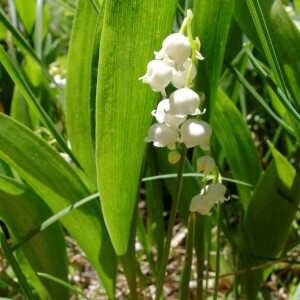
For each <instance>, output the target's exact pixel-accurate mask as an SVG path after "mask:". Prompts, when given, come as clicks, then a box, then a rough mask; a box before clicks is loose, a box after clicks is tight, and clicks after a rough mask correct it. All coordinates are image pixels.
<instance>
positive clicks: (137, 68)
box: [96, 0, 177, 255]
mask: <svg viewBox="0 0 300 300" xmlns="http://www.w3.org/2000/svg"><path fill="white" fill-rule="evenodd" d="M176 4H177V1H165V2H161V1H150V0H146V1H137V0H134V1H130V2H128V1H126V0H120V1H113V0H108V1H106V4H105V6H106V7H105V15H104V24H103V31H102V36H101V44H100V62H99V71H98V86H97V102H96V120H97V125H96V160H97V173H98V186H99V192H100V197H101V204H102V207H103V213H104V217H105V221H106V224H107V227H108V230H109V233H110V236H111V239H112V242H113V245H114V247H115V250H116V252H117V254H118V255H124V254H125V253H126V252H127V249H128V247H129V245H128V241H129V236H130V231H131V230H132V227H131V225H132V222H133V215H134V210H135V207H136V200H137V196H138V194H137V193H138V190H139V184H140V176H141V169H142V163H143V157H144V151H145V147H146V145H145V143H144V138H145V137H146V135H147V130H148V127H149V125H150V124H151V119H152V117H151V111H152V110H153V108H154V107H155V100H157V98H158V96H159V95H158V94H155V93H154V92H152V91H151V89H150V87H149V86H146V85H145V84H143V83H141V81H139V80H138V78H139V77H141V76H142V75H144V74H145V72H146V66H147V63H148V62H149V61H150V60H152V59H154V54H153V51H154V50H159V49H160V48H161V42H162V40H163V39H164V38H165V37H166V35H167V34H168V33H170V30H171V28H172V22H173V17H174V14H175V10H176ZM154 20H155V21H154Z"/></svg>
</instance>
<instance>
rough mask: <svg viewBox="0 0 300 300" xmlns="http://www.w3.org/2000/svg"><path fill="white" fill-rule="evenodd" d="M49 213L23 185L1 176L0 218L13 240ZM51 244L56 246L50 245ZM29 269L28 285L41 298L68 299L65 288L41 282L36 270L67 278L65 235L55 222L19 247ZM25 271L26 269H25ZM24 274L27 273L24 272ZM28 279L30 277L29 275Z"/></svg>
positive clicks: (43, 203)
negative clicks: (33, 288) (31, 286)
mask: <svg viewBox="0 0 300 300" xmlns="http://www.w3.org/2000/svg"><path fill="white" fill-rule="evenodd" d="M51 215H52V213H51V210H50V209H49V207H48V206H47V205H46V204H45V202H43V200H42V199H41V198H39V197H38V196H37V195H36V194H34V193H33V192H32V191H31V190H29V189H28V188H27V187H26V186H24V185H22V184H21V183H18V182H17V181H15V180H14V179H11V178H9V177H5V176H0V219H2V220H3V221H4V222H5V224H6V226H7V227H8V229H9V232H10V234H11V235H12V237H13V240H14V241H15V242H18V241H19V240H20V239H22V238H23V237H24V236H25V235H26V234H27V233H28V232H30V231H31V230H32V229H34V228H35V227H37V226H38V225H40V224H41V223H42V222H43V221H44V220H45V219H47V218H49V217H50V216H51ZM52 245H55V247H53V246H52ZM21 251H22V252H24V254H25V257H26V259H27V261H28V263H29V265H30V266H31V268H32V271H33V272H34V273H33V274H30V275H31V276H32V278H31V280H29V281H30V282H31V284H32V285H33V286H34V287H35V288H36V290H37V291H38V292H39V294H40V297H41V298H42V299H46V298H47V299H68V298H69V294H68V289H66V288H64V287H62V286H60V285H58V284H55V283H53V282H47V281H41V280H40V279H38V277H37V276H36V274H35V273H36V272H46V273H49V274H52V275H53V276H56V277H59V278H61V279H62V280H67V275H68V270H67V256H66V244H65V240H64V234H63V231H62V229H61V227H60V226H59V225H58V224H54V225H53V226H51V227H49V228H47V229H46V230H45V231H43V232H41V233H39V234H38V235H37V236H35V237H34V238H32V239H31V240H29V241H27V242H26V243H25V244H24V245H23V246H22V248H21ZM24 273H25V274H26V271H25V270H24ZM26 275H27V274H26ZM29 279H30V278H29Z"/></svg>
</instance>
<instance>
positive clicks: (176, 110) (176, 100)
mask: <svg viewBox="0 0 300 300" xmlns="http://www.w3.org/2000/svg"><path fill="white" fill-rule="evenodd" d="M169 100H170V109H169V110H166V113H168V114H172V115H198V114H200V113H201V111H200V109H199V105H200V97H199V95H198V94H197V93H195V92H194V91H193V90H191V89H188V88H182V89H178V90H176V91H175V92H174V93H172V94H171V95H170V99H169Z"/></svg>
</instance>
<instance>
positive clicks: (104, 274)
mask: <svg viewBox="0 0 300 300" xmlns="http://www.w3.org/2000/svg"><path fill="white" fill-rule="evenodd" d="M0 124H1V126H0V140H1V144H0V157H1V158H2V159H3V160H4V161H6V162H7V163H8V164H9V165H10V166H11V167H13V168H14V169H15V170H17V171H18V172H19V174H20V175H21V176H22V177H23V178H24V179H25V180H26V182H27V183H28V184H29V185H30V186H31V187H32V188H33V189H34V191H35V192H36V193H37V194H38V195H39V196H40V197H41V198H43V199H44V201H45V202H46V203H47V204H48V206H49V207H50V208H51V210H52V211H53V213H56V212H58V211H61V210H63V209H64V208H65V207H67V206H69V205H70V204H73V203H74V202H76V201H78V200H80V199H83V198H85V197H86V196H89V195H90V194H91V192H90V191H89V190H88V189H87V188H86V186H85V185H84V184H83V182H82V179H81V177H80V176H79V175H78V174H77V173H76V172H75V170H74V169H73V168H72V167H71V166H70V165H69V164H68V163H67V162H66V161H65V160H64V159H63V158H62V157H61V156H60V155H59V154H58V153H57V152H56V151H55V150H54V149H53V148H52V147H51V146H49V145H48V144H47V143H46V142H45V141H43V140H42V139H41V138H39V137H37V136H35V135H34V134H33V133H32V132H31V131H30V130H28V129H27V128H26V127H24V126H22V125H21V124H19V123H18V122H16V121H14V120H13V119H11V118H9V117H7V116H5V115H3V114H0ZM8 133H9V134H8ZM16 140H17V141H18V143H16V142H15V141H16ZM62 224H63V225H64V226H65V228H66V229H67V230H68V232H69V233H70V234H71V236H72V237H73V238H74V239H75V240H76V241H77V242H78V244H79V246H80V247H81V248H82V249H83V251H84V252H85V253H86V255H87V257H88V258H89V260H90V261H91V263H92V264H93V266H94V267H95V268H96V270H97V271H98V273H99V276H100V278H101V280H102V282H103V284H104V286H105V287H106V290H107V294H108V295H109V297H111V298H113V295H114V283H115V275H116V257H115V253H114V251H113V248H112V245H111V242H110V239H109V236H108V233H107V230H106V227H105V224H104V220H103V216H102V212H101V209H100V204H99V202H90V203H88V204H86V205H84V206H81V207H80V208H79V209H77V210H73V211H72V212H71V213H70V214H68V215H66V216H65V217H64V218H63V219H62Z"/></svg>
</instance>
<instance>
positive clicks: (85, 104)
mask: <svg viewBox="0 0 300 300" xmlns="http://www.w3.org/2000/svg"><path fill="white" fill-rule="evenodd" d="M98 16H99V14H98V13H97V11H96V10H95V8H94V6H93V4H92V2H91V1H86V0H79V1H78V4H77V11H76V15H75V20H74V25H73V29H72V35H71V41H70V48H69V53H68V68H67V84H66V119H67V129H68V137H69V139H70V142H71V146H72V151H73V152H74V154H75V155H76V157H77V158H78V160H79V162H80V164H81V165H82V167H83V168H84V170H85V171H86V172H87V174H88V175H89V176H90V177H91V178H92V179H93V180H94V181H96V167H95V155H94V145H93V138H92V133H93V132H94V130H92V127H91V126H92V121H91V118H92V116H91V114H92V113H95V112H94V111H92V110H91V103H90V102H91V101H94V99H93V100H92V99H90V96H91V79H92V74H91V72H92V60H93V46H94V40H95V33H97V26H98ZM97 55H98V53H97Z"/></svg>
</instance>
